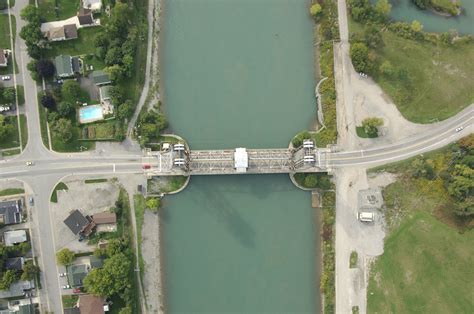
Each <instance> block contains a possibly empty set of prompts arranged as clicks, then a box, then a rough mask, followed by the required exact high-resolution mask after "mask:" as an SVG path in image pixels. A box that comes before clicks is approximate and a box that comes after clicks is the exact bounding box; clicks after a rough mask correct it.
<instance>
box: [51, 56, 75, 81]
mask: <svg viewBox="0 0 474 314" xmlns="http://www.w3.org/2000/svg"><path fill="white" fill-rule="evenodd" d="M54 66H55V67H56V75H57V76H58V77H61V78H66V77H71V76H74V69H73V67H72V57H71V56H68V55H59V56H57V57H56V58H54Z"/></svg>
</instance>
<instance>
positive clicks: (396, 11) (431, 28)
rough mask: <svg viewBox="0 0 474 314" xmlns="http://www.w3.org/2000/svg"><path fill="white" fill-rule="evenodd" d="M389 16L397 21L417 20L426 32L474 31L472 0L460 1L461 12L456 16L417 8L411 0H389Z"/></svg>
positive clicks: (464, 32) (473, 1) (473, 2)
mask: <svg viewBox="0 0 474 314" xmlns="http://www.w3.org/2000/svg"><path fill="white" fill-rule="evenodd" d="M390 3H391V4H392V12H391V13H390V17H392V18H393V19H394V20H397V21H406V22H411V21H413V20H418V21H420V22H421V24H423V27H424V30H426V31H428V32H447V31H450V30H457V31H458V32H459V33H460V34H464V35H465V34H472V33H474V0H464V1H461V4H462V7H463V12H462V14H461V15H460V16H457V17H444V16H440V15H437V14H433V13H432V12H430V11H427V10H419V9H418V8H417V7H416V6H415V5H414V4H413V3H412V1H411V0H391V1H390Z"/></svg>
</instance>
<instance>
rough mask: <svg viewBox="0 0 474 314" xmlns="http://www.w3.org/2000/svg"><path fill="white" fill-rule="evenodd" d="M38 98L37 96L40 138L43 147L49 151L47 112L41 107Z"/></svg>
mask: <svg viewBox="0 0 474 314" xmlns="http://www.w3.org/2000/svg"><path fill="white" fill-rule="evenodd" d="M40 99H41V98H40V96H39V95H38V111H39V118H40V128H41V138H42V140H43V144H44V146H46V148H48V149H49V139H48V129H47V120H46V116H47V112H46V109H45V108H44V107H43V106H42V105H41V101H40Z"/></svg>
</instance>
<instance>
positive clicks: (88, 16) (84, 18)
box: [77, 8, 96, 27]
mask: <svg viewBox="0 0 474 314" xmlns="http://www.w3.org/2000/svg"><path fill="white" fill-rule="evenodd" d="M77 20H78V22H79V25H80V27H87V26H94V25H96V23H95V21H94V16H93V15H92V10H90V9H85V8H81V9H80V10H79V12H77Z"/></svg>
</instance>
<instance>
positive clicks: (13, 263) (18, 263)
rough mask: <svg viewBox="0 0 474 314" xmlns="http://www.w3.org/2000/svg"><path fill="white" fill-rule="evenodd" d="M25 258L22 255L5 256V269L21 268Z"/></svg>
mask: <svg viewBox="0 0 474 314" xmlns="http://www.w3.org/2000/svg"><path fill="white" fill-rule="evenodd" d="M23 264H25V259H24V258H23V257H12V258H7V260H6V261H5V269H7V270H22V269H23Z"/></svg>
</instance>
